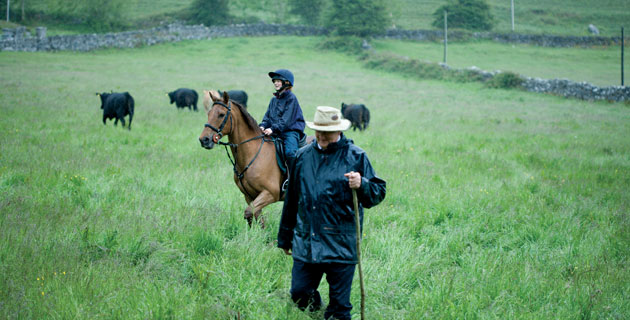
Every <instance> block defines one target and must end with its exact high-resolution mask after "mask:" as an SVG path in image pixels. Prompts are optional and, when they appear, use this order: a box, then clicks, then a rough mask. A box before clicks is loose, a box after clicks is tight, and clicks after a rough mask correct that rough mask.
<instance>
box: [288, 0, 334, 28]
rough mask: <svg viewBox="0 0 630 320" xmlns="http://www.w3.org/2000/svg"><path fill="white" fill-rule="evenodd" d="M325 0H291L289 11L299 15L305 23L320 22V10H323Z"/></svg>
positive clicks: (316, 23)
mask: <svg viewBox="0 0 630 320" xmlns="http://www.w3.org/2000/svg"><path fill="white" fill-rule="evenodd" d="M326 5H328V1H326V0H293V1H290V2H289V6H290V7H291V10H290V13H291V14H294V15H298V16H300V17H301V19H302V22H304V23H305V24H307V25H313V26H316V25H319V24H321V17H322V12H324V11H325V8H326Z"/></svg>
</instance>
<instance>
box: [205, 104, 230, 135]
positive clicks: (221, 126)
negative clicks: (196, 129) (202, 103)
mask: <svg viewBox="0 0 630 320" xmlns="http://www.w3.org/2000/svg"><path fill="white" fill-rule="evenodd" d="M215 104H218V105H220V106H223V107H224V108H226V109H227V114H226V115H225V118H223V121H222V122H221V124H220V125H219V129H217V128H215V127H214V126H212V125H211V124H209V123H206V124H204V125H203V126H204V127H206V128H210V129H212V130H214V132H216V133H218V134H219V135H220V136H221V137H222V136H223V132H222V131H223V128H224V127H225V123H226V122H227V119H228V118H229V117H230V114H231V113H232V103H231V102H230V101H228V104H225V103H223V102H221V101H215V102H214V103H213V104H212V105H213V106H214V105H215Z"/></svg>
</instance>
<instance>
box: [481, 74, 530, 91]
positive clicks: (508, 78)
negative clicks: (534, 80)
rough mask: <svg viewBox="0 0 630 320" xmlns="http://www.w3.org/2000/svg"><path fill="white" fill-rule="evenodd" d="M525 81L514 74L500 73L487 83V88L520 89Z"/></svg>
mask: <svg viewBox="0 0 630 320" xmlns="http://www.w3.org/2000/svg"><path fill="white" fill-rule="evenodd" d="M524 81H525V79H523V77H521V76H520V75H518V74H516V73H514V72H509V71H508V72H500V73H497V74H496V75H494V77H492V78H491V79H490V80H488V81H486V83H485V86H486V87H488V88H500V89H514V88H519V87H520V86H521V85H522V84H523V82H524Z"/></svg>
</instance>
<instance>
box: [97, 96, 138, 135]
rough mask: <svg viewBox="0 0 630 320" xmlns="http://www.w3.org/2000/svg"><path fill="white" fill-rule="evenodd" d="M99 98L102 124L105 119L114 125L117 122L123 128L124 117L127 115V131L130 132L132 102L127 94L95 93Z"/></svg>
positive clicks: (131, 98)
mask: <svg viewBox="0 0 630 320" xmlns="http://www.w3.org/2000/svg"><path fill="white" fill-rule="evenodd" d="M96 95H98V96H99V97H100V98H101V109H103V124H105V120H107V119H116V120H114V125H118V120H120V122H121V123H122V127H123V128H124V127H125V116H127V115H129V125H128V126H127V129H129V130H131V120H132V119H133V109H134V102H133V97H132V96H131V95H130V94H129V92H123V93H118V92H111V93H107V92H103V93H97V94H96Z"/></svg>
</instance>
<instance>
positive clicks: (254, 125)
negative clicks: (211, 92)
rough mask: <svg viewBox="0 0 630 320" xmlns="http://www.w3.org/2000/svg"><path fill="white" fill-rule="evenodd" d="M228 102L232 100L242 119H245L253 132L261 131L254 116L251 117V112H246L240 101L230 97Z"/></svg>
mask: <svg viewBox="0 0 630 320" xmlns="http://www.w3.org/2000/svg"><path fill="white" fill-rule="evenodd" d="M230 102H232V105H235V106H236V107H237V108H238V110H239V111H240V112H241V114H242V115H243V120H245V123H246V124H247V126H248V127H249V128H250V129H252V130H254V132H258V133H262V131H261V130H260V127H259V126H258V122H257V121H256V119H254V117H252V115H251V114H249V112H247V109H246V108H244V107H243V106H242V105H241V104H240V103H238V102H236V101H234V100H232V99H230Z"/></svg>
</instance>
